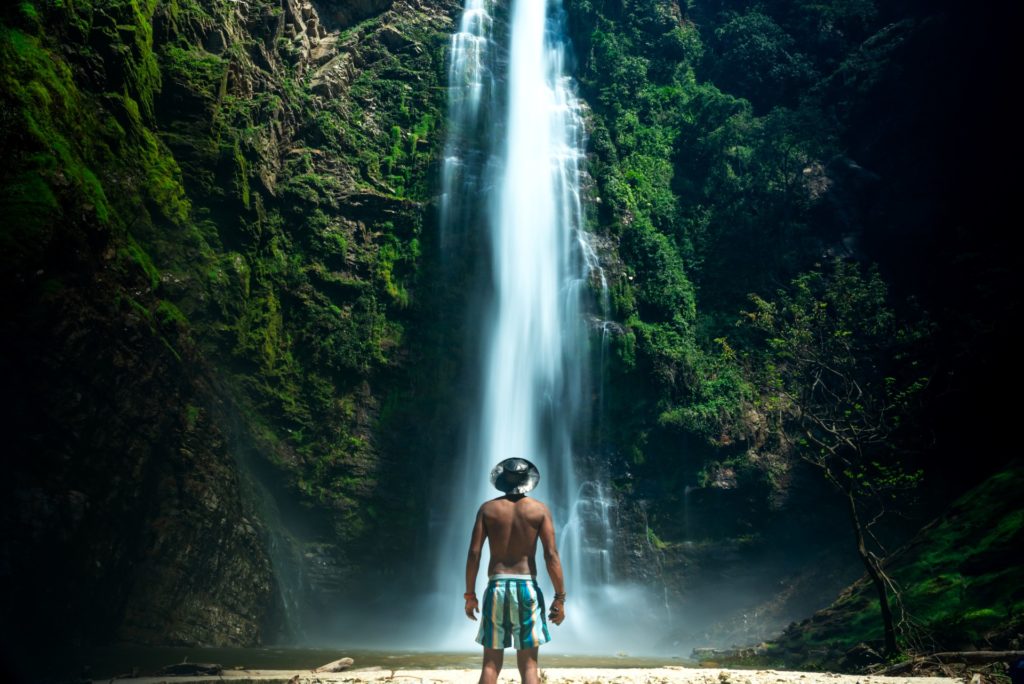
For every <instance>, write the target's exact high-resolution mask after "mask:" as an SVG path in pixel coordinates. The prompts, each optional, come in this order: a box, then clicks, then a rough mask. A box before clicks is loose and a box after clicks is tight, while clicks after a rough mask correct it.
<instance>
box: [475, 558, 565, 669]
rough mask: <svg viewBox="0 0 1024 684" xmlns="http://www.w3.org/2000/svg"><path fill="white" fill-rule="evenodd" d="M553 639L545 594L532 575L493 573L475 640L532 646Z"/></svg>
mask: <svg viewBox="0 0 1024 684" xmlns="http://www.w3.org/2000/svg"><path fill="white" fill-rule="evenodd" d="M549 641H551V633H550V632H548V621H547V616H546V615H545V614H544V595H543V594H542V593H541V592H540V586H539V585H538V584H537V578H536V577H534V576H533V575H510V574H497V575H491V576H490V577H489V578H488V580H487V589H486V590H484V601H483V605H482V606H481V608H480V630H479V631H478V632H477V635H476V642H477V643H478V644H481V645H483V646H486V647H487V648H508V647H509V646H512V645H513V644H514V645H515V647H516V649H517V650H518V649H523V648H533V647H534V646H540V645H541V644H546V643H547V642H549Z"/></svg>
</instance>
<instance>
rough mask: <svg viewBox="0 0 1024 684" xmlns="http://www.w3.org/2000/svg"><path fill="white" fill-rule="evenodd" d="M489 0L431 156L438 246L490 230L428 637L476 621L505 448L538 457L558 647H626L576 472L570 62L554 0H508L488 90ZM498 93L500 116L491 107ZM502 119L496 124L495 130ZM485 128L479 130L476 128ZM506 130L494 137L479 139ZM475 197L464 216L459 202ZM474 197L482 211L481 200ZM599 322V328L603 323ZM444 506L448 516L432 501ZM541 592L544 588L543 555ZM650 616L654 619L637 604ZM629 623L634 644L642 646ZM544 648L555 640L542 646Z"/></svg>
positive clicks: (599, 515)
mask: <svg viewBox="0 0 1024 684" xmlns="http://www.w3.org/2000/svg"><path fill="white" fill-rule="evenodd" d="M491 14H492V10H491V5H490V3H489V0H467V1H466V5H465V10H464V13H463V17H462V20H461V22H460V28H459V32H458V33H456V34H455V36H454V37H453V40H452V54H451V69H450V72H449V79H450V84H451V90H450V95H449V119H450V120H449V137H448V142H447V145H446V150H445V159H444V162H443V165H442V198H441V231H442V243H443V244H444V241H445V240H446V239H449V238H450V236H452V235H454V234H457V233H458V232H459V230H464V229H465V226H461V225H458V222H459V221H461V220H465V219H466V217H467V216H469V215H474V217H479V218H480V219H481V221H480V222H482V223H484V224H486V225H487V227H488V228H489V240H488V244H489V246H490V266H491V269H490V274H491V278H492V282H491V291H490V299H489V301H488V303H487V306H486V308H485V311H484V315H483V316H481V317H480V318H479V323H480V325H482V326H483V331H482V340H483V342H482V344H483V350H482V363H481V370H480V372H481V382H480V388H481V395H480V400H479V402H478V404H477V407H478V411H479V413H478V414H477V415H475V416H470V417H469V426H468V435H469V436H468V440H467V444H468V448H467V450H466V453H465V454H464V455H462V457H461V459H459V458H458V457H456V458H454V459H453V460H454V461H456V462H460V464H461V467H458V468H455V471H454V473H453V475H454V477H453V483H452V484H453V486H452V487H451V490H450V492H451V495H450V497H448V499H447V501H445V502H440V503H439V505H438V513H437V515H436V518H435V521H434V525H432V531H433V534H434V537H435V539H437V538H442V541H441V543H440V544H439V549H440V553H439V555H438V560H437V564H436V572H437V589H438V595H437V596H436V597H435V602H434V603H433V604H432V608H431V611H430V615H432V617H433V618H434V619H433V620H432V623H433V624H434V625H436V626H438V627H440V628H441V630H442V631H443V630H444V629H445V628H448V627H450V628H451V629H450V630H449V631H448V632H447V633H439V632H435V633H434V636H435V637H436V641H438V642H440V643H435V646H442V647H448V648H454V649H459V650H463V649H466V648H468V647H469V646H471V645H472V639H473V636H474V634H475V631H476V628H477V624H478V623H473V622H470V621H468V620H466V618H465V617H464V616H463V615H462V602H461V594H462V591H463V586H462V585H463V577H464V569H465V561H466V550H467V547H468V542H469V536H470V530H471V527H472V524H473V520H474V517H475V514H476V511H477V508H478V507H479V505H480V504H481V503H482V502H483V501H486V500H487V499H490V498H493V497H494V496H497V495H498V492H497V491H495V490H494V489H493V488H491V486H490V484H489V481H488V474H489V472H490V470H491V468H492V467H493V466H494V464H495V463H497V462H498V461H500V460H501V459H504V458H507V457H510V456H521V457H525V458H527V459H529V460H531V461H533V462H534V463H536V464H537V466H538V467H539V469H540V471H541V482H540V485H539V486H538V487H537V489H536V490H535V491H534V492H533V493H532V495H533V496H536V497H537V498H539V499H541V500H542V501H545V502H546V503H547V504H548V506H549V507H550V508H551V510H552V512H553V515H554V517H555V522H556V525H559V530H560V531H559V533H558V535H557V541H558V546H559V550H560V554H561V556H562V562H563V566H564V568H565V573H566V589H567V592H568V594H569V596H570V600H569V603H568V606H567V612H568V614H569V616H570V617H569V619H568V620H567V621H566V622H565V623H564V624H563V625H562V626H560V627H555V626H553V625H552V626H551V629H552V630H553V636H554V640H553V642H552V647H553V648H554V649H555V650H557V651H577V652H598V651H602V650H604V651H607V650H608V649H614V651H613V652H617V651H621V650H623V648H629V647H630V645H631V644H630V641H631V640H630V639H629V638H628V636H627V634H625V632H626V631H628V628H627V627H626V626H625V625H623V624H619V625H614V624H613V620H614V619H615V618H620V619H621V618H622V617H624V616H625V614H626V613H628V612H629V611H628V610H627V609H625V608H624V602H625V601H629V600H631V599H633V598H636V597H635V596H634V595H633V594H632V593H631V592H629V591H628V590H626V589H624V588H622V587H619V586H617V585H616V584H615V582H614V579H615V578H614V576H613V552H614V535H613V525H612V520H611V518H610V511H611V508H612V497H611V496H610V492H609V489H608V486H607V485H606V484H604V483H603V482H601V481H599V480H598V479H594V478H595V477H596V476H597V475H598V474H597V473H587V472H578V471H577V460H578V459H577V457H578V456H580V454H578V453H577V451H578V450H579V447H578V445H577V444H576V443H575V439H576V438H577V437H578V435H580V434H582V433H585V432H586V430H587V429H588V427H589V426H588V420H589V418H590V414H591V412H592V411H593V410H594V408H595V407H594V402H593V400H592V397H591V394H590V388H589V386H588V382H589V373H588V368H587V366H588V359H589V349H588V332H587V325H586V323H585V320H584V312H585V311H584V310H585V308H586V307H585V302H586V297H587V294H588V292H587V290H588V287H587V286H588V283H589V282H591V281H592V280H593V282H595V283H597V284H599V287H600V289H601V292H600V296H599V305H600V307H601V310H602V311H601V313H602V314H606V313H607V300H608V295H607V287H606V282H605V278H604V274H603V272H601V270H600V266H599V264H598V261H597V257H596V254H595V252H594V250H593V248H592V246H591V244H590V242H589V238H588V235H587V233H586V232H585V231H584V226H583V210H582V203H581V191H580V165H581V163H582V161H583V150H584V129H583V120H582V111H581V107H580V103H579V101H578V100H577V98H576V96H575V93H574V84H573V81H572V79H571V77H570V76H569V75H568V72H567V65H566V61H567V57H568V50H567V44H566V40H565V37H564V28H563V17H562V9H561V7H560V1H559V0H512V4H511V14H510V18H509V34H508V35H509V50H508V61H507V71H506V73H505V74H504V80H503V81H502V85H503V86H504V88H505V89H504V94H503V96H502V97H497V93H496V91H495V90H494V86H495V83H496V78H495V77H494V74H495V72H496V71H497V70H496V68H495V64H496V62H495V53H496V52H497V50H496V49H495V46H494V43H493V39H492V37H491V26H492V22H491ZM499 101H500V102H502V103H504V112H498V111H496V109H497V103H498V102H499ZM499 122H500V123H501V124H503V126H502V127H500V128H499V127H498V124H499ZM484 129H487V130H484ZM498 130H503V132H504V136H503V137H502V138H501V139H499V140H496V141H494V143H493V144H491V143H490V137H491V136H490V135H489V134H493V133H495V132H496V131H498ZM474 203H475V206H476V207H477V208H478V209H477V212H479V213H476V214H474V212H473V210H472V209H470V208H469V207H471V206H474ZM480 203H483V205H484V207H483V211H480V210H479V207H480ZM604 329H606V327H605V328H603V329H602V330H604ZM445 507H447V511H443V510H442V509H444V508H445ZM487 560H488V559H487V554H486V550H485V556H484V558H483V561H482V564H481V570H480V575H479V576H478V580H477V589H478V592H479V591H480V589H482V587H483V584H484V583H485V581H486V568H487ZM539 566H540V567H539V569H540V573H539V574H540V578H541V583H542V588H543V589H544V591H545V592H546V593H547V596H548V597H549V598H550V596H551V593H552V589H551V584H550V581H549V580H548V578H547V575H546V573H545V571H544V569H543V561H542V560H540V561H539ZM648 617H649V615H648ZM646 639H647V635H646V634H637V639H636V640H633V641H632V644H633V645H635V644H637V643H645V641H646ZM548 650H549V651H550V650H551V648H548Z"/></svg>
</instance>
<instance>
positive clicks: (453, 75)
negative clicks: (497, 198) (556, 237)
mask: <svg viewBox="0 0 1024 684" xmlns="http://www.w3.org/2000/svg"><path fill="white" fill-rule="evenodd" d="M493 24H494V20H493V19H492V18H491V14H490V12H489V3H488V0H466V5H465V8H464V9H463V12H462V18H461V19H460V21H459V30H458V31H456V32H455V33H453V34H452V39H451V44H450V46H449V54H450V62H449V67H448V126H447V130H448V134H447V140H446V141H445V147H444V158H443V159H442V160H441V197H440V209H441V211H440V226H441V239H440V243H441V254H442V255H446V254H447V253H448V252H449V251H450V250H451V245H450V244H449V243H450V241H451V240H452V239H454V238H456V237H457V236H458V234H459V233H460V232H461V230H462V228H463V227H464V226H466V225H467V224H469V223H471V220H470V217H471V215H472V208H473V206H474V202H475V199H476V197H477V195H478V193H479V192H480V191H481V189H482V188H481V182H482V178H483V169H484V164H482V159H483V158H484V157H485V156H486V155H487V154H488V153H489V150H486V149H481V145H480V144H479V141H480V138H481V137H482V136H481V127H483V126H485V125H486V124H487V122H488V121H489V118H488V117H487V116H481V109H483V110H485V111H484V112H483V114H485V115H486V114H489V113H490V112H491V111H492V110H493V109H494V107H495V104H494V72H493V69H492V65H491V61H492V54H491V53H492V44H491V31H492V28H493ZM453 229H454V230H453ZM453 233H454V235H453Z"/></svg>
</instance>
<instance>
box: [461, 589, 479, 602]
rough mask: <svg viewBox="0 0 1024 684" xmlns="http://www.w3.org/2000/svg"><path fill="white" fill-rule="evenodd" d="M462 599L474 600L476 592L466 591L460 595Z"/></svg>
mask: <svg viewBox="0 0 1024 684" xmlns="http://www.w3.org/2000/svg"><path fill="white" fill-rule="evenodd" d="M462 598H464V599H467V600H468V599H471V598H476V592H475V591H467V592H466V593H465V594H463V595H462Z"/></svg>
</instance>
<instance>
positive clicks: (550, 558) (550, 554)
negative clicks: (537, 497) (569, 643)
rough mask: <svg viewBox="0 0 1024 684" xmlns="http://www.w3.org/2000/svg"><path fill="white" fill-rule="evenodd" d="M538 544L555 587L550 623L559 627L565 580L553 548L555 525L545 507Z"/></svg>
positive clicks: (556, 552) (556, 551) (556, 548)
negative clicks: (541, 547)
mask: <svg viewBox="0 0 1024 684" xmlns="http://www.w3.org/2000/svg"><path fill="white" fill-rule="evenodd" d="M540 543H541V544H542V545H543V546H544V564H545V565H546V566H547V568H548V576H549V577H550V578H551V583H552V584H553V585H555V599H554V600H553V601H552V602H551V615H550V617H551V621H552V622H554V623H555V624H556V625H560V624H562V620H564V619H565V598H564V596H565V578H564V577H563V575H562V560H561V558H559V557H558V547H557V546H555V523H554V521H553V520H552V519H551V511H549V510H548V508H547V506H545V507H544V519H543V520H542V521H541V523H540ZM559 597H562V598H559Z"/></svg>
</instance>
